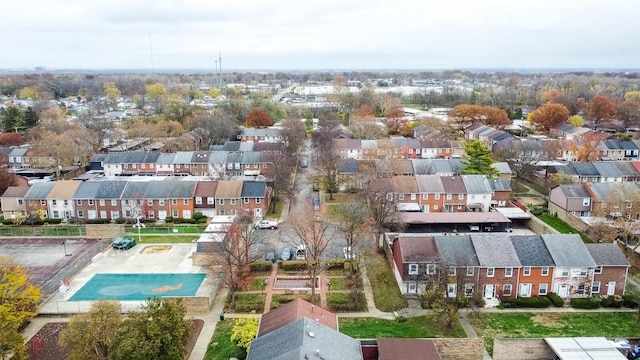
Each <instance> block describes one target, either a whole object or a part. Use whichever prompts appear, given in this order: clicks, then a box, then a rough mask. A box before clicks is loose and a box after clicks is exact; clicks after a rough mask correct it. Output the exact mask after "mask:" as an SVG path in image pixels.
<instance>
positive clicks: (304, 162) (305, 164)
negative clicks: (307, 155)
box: [300, 160, 309, 168]
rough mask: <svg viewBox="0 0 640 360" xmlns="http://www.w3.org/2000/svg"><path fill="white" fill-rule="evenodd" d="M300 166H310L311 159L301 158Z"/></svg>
mask: <svg viewBox="0 0 640 360" xmlns="http://www.w3.org/2000/svg"><path fill="white" fill-rule="evenodd" d="M300 167H301V168H306V167H309V161H308V160H300Z"/></svg>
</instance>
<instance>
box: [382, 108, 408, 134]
mask: <svg viewBox="0 0 640 360" xmlns="http://www.w3.org/2000/svg"><path fill="white" fill-rule="evenodd" d="M385 117H386V118H387V129H388V130H389V133H391V134H398V133H400V130H401V129H402V128H403V126H404V125H405V124H406V123H407V120H406V119H405V118H404V110H402V108H401V107H399V106H394V107H392V108H390V109H389V110H387V113H386V114H385Z"/></svg>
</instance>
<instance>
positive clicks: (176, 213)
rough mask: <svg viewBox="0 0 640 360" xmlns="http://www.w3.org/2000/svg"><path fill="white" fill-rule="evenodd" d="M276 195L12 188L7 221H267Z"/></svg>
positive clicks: (87, 186)
mask: <svg viewBox="0 0 640 360" xmlns="http://www.w3.org/2000/svg"><path fill="white" fill-rule="evenodd" d="M270 191H271V189H270V188H269V187H268V186H267V184H266V183H265V182H264V181H246V180H220V181H211V180H208V179H207V180H194V179H193V178H181V177H154V178H149V177H133V178H126V179H117V180H113V179H102V180H98V181H85V182H82V181H75V180H62V181H56V182H39V183H35V184H33V185H32V186H31V187H16V186H12V187H9V188H8V189H7V190H6V191H5V193H4V194H3V195H2V212H3V215H4V218H5V219H17V218H21V217H22V218H24V217H26V216H39V217H46V218H53V219H62V220H63V221H68V220H70V219H72V218H75V219H77V220H78V221H83V220H96V219H108V220H116V219H119V218H125V219H136V218H138V217H140V218H143V219H150V220H164V219H166V218H167V217H173V218H192V217H193V214H194V213H195V212H201V213H202V214H203V215H205V216H208V217H211V216H216V215H235V214H239V213H243V212H247V213H249V214H251V215H253V216H254V217H256V218H262V217H263V216H264V215H265V214H266V212H267V210H268V208H269V199H270Z"/></svg>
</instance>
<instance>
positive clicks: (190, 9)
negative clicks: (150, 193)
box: [0, 0, 640, 71]
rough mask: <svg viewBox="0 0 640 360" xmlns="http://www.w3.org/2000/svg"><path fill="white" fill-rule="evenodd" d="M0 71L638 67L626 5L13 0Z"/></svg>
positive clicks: (0, 28)
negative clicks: (218, 64)
mask: <svg viewBox="0 0 640 360" xmlns="http://www.w3.org/2000/svg"><path fill="white" fill-rule="evenodd" d="M10 4H11V6H9V5H8V4H3V5H2V10H3V11H2V13H3V14H2V16H0V68H2V69H7V68H11V69H30V68H33V67H35V66H45V67H47V68H49V69H71V68H73V69H122V68H126V69H147V70H149V69H151V68H152V67H153V69H211V70H212V71H215V69H216V60H217V59H218V53H222V70H223V71H229V70H232V69H237V70H259V69H271V70H295V69H451V68H512V69H527V68H535V69H540V68H578V69H586V68H639V67H640V41H639V40H638V36H639V35H640V20H638V16H639V15H640V1H637V0H608V1H601V0H535V1H534V0H531V1H530V0H485V1H477V0H469V1H466V0H325V1H317V0H316V1H314V0H297V1H291V0H222V1H220V0H182V1H177V0H65V1H59V0H18V1H11V2H10Z"/></svg>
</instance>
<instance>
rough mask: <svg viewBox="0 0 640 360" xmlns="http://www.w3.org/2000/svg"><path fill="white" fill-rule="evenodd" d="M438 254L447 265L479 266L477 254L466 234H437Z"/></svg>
mask: <svg viewBox="0 0 640 360" xmlns="http://www.w3.org/2000/svg"><path fill="white" fill-rule="evenodd" d="M435 238H436V242H437V243H438V249H439V250H440V256H441V257H442V260H443V261H444V263H445V264H446V265H449V266H480V262H479V261H478V255H477V254H476V250H475V249H474V247H473V243H472V242H471V238H470V237H469V236H468V235H455V236H443V235H437V236H436V237H435Z"/></svg>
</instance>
